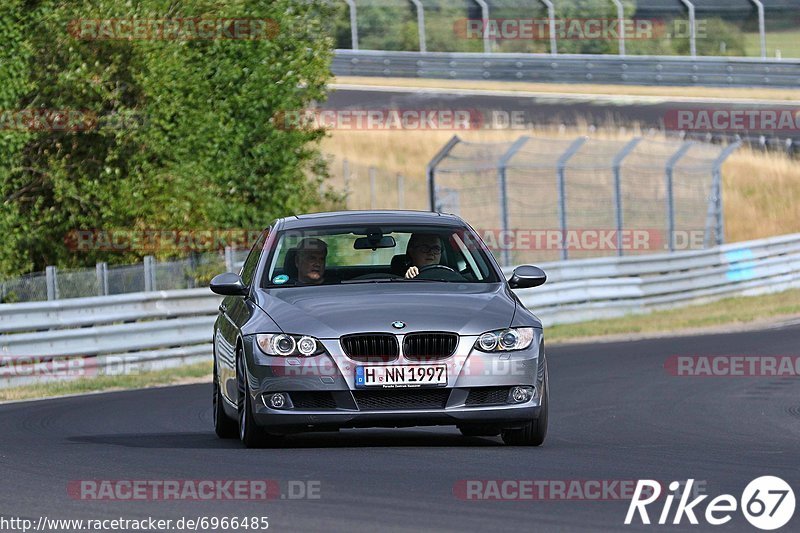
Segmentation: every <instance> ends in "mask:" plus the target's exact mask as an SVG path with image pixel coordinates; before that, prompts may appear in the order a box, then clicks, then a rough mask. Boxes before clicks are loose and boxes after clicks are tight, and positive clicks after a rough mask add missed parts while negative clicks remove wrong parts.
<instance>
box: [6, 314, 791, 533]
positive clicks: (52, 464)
mask: <svg viewBox="0 0 800 533" xmlns="http://www.w3.org/2000/svg"><path fill="white" fill-rule="evenodd" d="M798 340H800V327H799V326H789V327H784V328H779V329H772V330H765V331H760V332H739V333H732V334H725V335H713V336H703V337H685V338H676V339H674V340H670V339H659V340H645V341H636V342H628V343H611V344H595V345H573V346H561V347H552V348H549V349H548V357H549V364H550V377H551V413H550V415H551V421H550V433H549V435H548V440H547V441H546V442H545V445H544V446H543V447H541V448H514V447H506V446H503V445H502V444H501V442H500V440H499V439H497V438H464V437H461V436H460V434H458V433H457V431H456V430H455V429H450V428H425V429H399V430H347V431H342V432H340V433H324V434H310V435H302V436H295V437H292V438H291V439H290V440H289V447H288V448H283V449H265V450H246V449H244V448H242V447H241V446H240V445H239V443H238V442H236V441H222V440H218V439H217V438H216V437H215V435H214V433H213V431H212V428H211V386H210V384H209V385H205V384H203V385H187V386H179V387H170V388H162V389H152V390H140V391H130V392H115V393H108V394H96V395H88V396H83V397H71V398H62V399H54V400H46V401H38V402H27V403H16V404H8V405H2V406H0V428H2V436H1V437H0V465H2V473H3V475H2V478H0V509H2V516H4V517H6V518H8V517H29V518H31V519H33V520H34V521H35V520H37V519H38V517H39V516H42V515H44V516H48V517H49V518H83V519H88V518H119V517H122V518H146V517H148V516H154V517H158V518H172V519H178V518H180V517H192V518H196V517H199V516H217V517H221V516H268V517H269V524H270V527H269V529H270V530H274V531H400V530H414V531H431V530H434V529H436V530H442V531H493V532H494V531H573V530H581V531H596V530H606V531H622V530H626V529H639V530H655V529H658V530H659V531H663V530H666V531H683V530H686V531H688V530H691V531H708V530H709V529H711V530H715V529H719V530H720V531H731V530H735V531H757V530H756V529H755V528H753V527H752V526H751V525H750V524H749V523H748V522H747V521H746V520H745V518H744V517H743V516H742V514H741V513H740V512H739V511H737V512H736V513H735V514H734V515H733V519H732V520H731V522H729V523H728V524H727V525H725V526H719V527H716V528H714V527H711V526H709V525H708V524H706V523H704V522H702V521H701V525H700V526H691V525H689V524H688V522H687V521H686V519H684V520H683V522H682V524H681V525H680V526H673V525H668V526H643V525H641V524H639V525H638V527H636V528H634V527H632V526H628V527H626V526H624V525H623V520H624V517H625V514H626V511H627V507H628V504H627V502H626V501H620V500H616V501H614V500H609V501H577V500H569V501H530V500H528V501H473V500H469V501H466V500H463V499H459V498H457V497H455V496H454V493H453V488H454V486H455V485H456V484H457V482H458V481H459V480H501V479H513V480H520V479H527V480H533V479H535V480H636V479H642V478H651V479H657V480H661V481H663V482H665V483H666V484H668V483H669V482H670V481H673V480H681V481H683V480H686V479H687V478H694V479H697V480H703V481H704V482H705V492H706V493H707V494H709V495H710V496H711V497H714V496H716V495H719V494H723V493H729V494H732V495H734V497H736V498H737V499H738V498H739V497H740V496H741V494H742V490H743V489H744V487H745V486H746V485H747V483H748V482H749V481H750V480H752V479H754V478H756V477H759V476H763V475H770V474H771V475H777V476H779V477H782V478H783V479H785V480H786V481H787V482H788V483H789V484H790V485H792V486H793V487H794V490H795V492H796V493H797V492H798V487H800V378H797V377H794V378H791V377H783V378H775V377H748V378H743V377H737V378H732V377H713V378H712V377H676V376H672V375H670V374H669V373H668V372H667V371H666V370H665V368H664V364H665V361H666V360H667V358H668V357H669V356H671V355H730V354H738V355H798ZM87 479H93V480H121V479H132V480H165V479H166V480H177V479H189V480H201V479H212V480H226V479H228V480H230V479H240V480H241V479H245V480H251V479H274V480H281V482H282V483H285V482H288V480H305V481H318V482H319V488H320V494H319V495H320V497H319V499H314V500H291V499H275V500H271V501H267V502H264V501H262V502H242V501H238V502H237V501H211V502H198V501H174V500H173V501H133V502H132V501H113V502H109V501H81V500H79V499H75V497H74V496H72V497H71V496H70V495H69V494H68V490H67V487H68V486H69V483H70V482H71V481H75V480H87ZM709 499H710V498H709ZM707 501H708V500H706V502H704V503H703V504H701V506H700V513H702V512H703V511H704V509H705V503H707ZM654 506H655V504H654ZM673 509H674V506H673ZM660 511H661V506H660V505H659V506H658V507H657V508H653V509H652V511H651V513H650V514H651V519H652V520H654V521H655V520H657V518H658V515H659V514H660ZM798 514H800V513H797V512H796V513H795V516H794V518H793V519H792V521H791V522H790V523H789V524H788V525H787V526H785V527H784V528H783V529H782V530H781V531H791V530H794V531H798V530H800V516H798ZM701 520H702V519H701ZM670 521H671V517H670ZM637 523H638V522H637Z"/></svg>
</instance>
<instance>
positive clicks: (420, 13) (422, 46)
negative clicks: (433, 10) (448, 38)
mask: <svg viewBox="0 0 800 533" xmlns="http://www.w3.org/2000/svg"><path fill="white" fill-rule="evenodd" d="M411 3H413V4H414V6H415V7H416V8H417V32H418V33H419V51H420V52H423V53H424V52H427V51H428V46H427V44H426V39H425V11H424V7H423V6H422V2H420V0H411Z"/></svg>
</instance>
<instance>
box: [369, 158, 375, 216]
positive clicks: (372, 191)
mask: <svg viewBox="0 0 800 533" xmlns="http://www.w3.org/2000/svg"><path fill="white" fill-rule="evenodd" d="M369 208H370V209H375V167H369Z"/></svg>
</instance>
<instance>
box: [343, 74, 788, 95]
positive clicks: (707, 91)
mask: <svg viewBox="0 0 800 533" xmlns="http://www.w3.org/2000/svg"><path fill="white" fill-rule="evenodd" d="M333 83H341V84H346V85H386V86H392V87H419V88H425V89H431V88H434V89H472V90H484V91H521V92H535V93H557V94H596V95H611V96H617V97H624V96H659V97H664V98H665V99H669V98H670V97H671V98H680V97H686V98H713V99H715V100H716V99H720V98H736V99H741V98H744V99H752V100H797V90H796V89H781V88H775V89H765V88H752V89H751V88H738V87H678V86H665V87H646V86H639V85H603V84H591V83H586V84H581V83H572V84H570V83H528V82H521V81H484V80H444V79H442V80H439V79H428V78H384V77H370V76H338V77H336V78H335V79H334V80H333Z"/></svg>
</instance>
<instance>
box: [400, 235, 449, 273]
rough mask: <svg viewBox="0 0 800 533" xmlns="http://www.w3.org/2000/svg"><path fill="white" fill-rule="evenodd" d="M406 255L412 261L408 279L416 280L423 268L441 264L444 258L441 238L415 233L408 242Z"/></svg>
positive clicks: (407, 271)
mask: <svg viewBox="0 0 800 533" xmlns="http://www.w3.org/2000/svg"><path fill="white" fill-rule="evenodd" d="M406 255H407V256H408V258H409V259H410V260H411V266H410V267H409V268H408V270H406V278H407V279H411V278H415V277H417V276H418V275H419V270H420V269H421V268H422V267H425V266H428V265H438V264H439V261H440V260H441V258H442V243H441V241H440V240H439V236H438V235H434V234H431V233H413V234H412V235H411V238H410V239H409V240H408V247H407V248H406Z"/></svg>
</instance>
